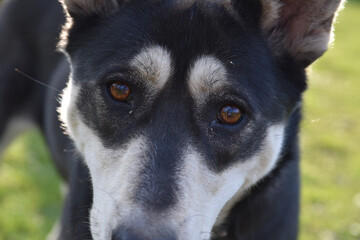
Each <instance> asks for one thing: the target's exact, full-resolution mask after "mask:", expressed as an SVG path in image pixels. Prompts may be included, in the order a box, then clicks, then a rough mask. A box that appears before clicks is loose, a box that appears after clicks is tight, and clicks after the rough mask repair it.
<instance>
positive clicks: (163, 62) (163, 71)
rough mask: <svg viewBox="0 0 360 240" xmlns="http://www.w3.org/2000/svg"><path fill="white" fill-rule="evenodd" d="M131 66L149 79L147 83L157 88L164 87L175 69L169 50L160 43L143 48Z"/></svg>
mask: <svg viewBox="0 0 360 240" xmlns="http://www.w3.org/2000/svg"><path fill="white" fill-rule="evenodd" d="M130 66H131V67H133V68H135V70H137V71H138V72H139V73H140V74H141V76H142V77H143V78H144V79H146V80H148V81H146V84H148V85H149V86H150V87H152V88H155V89H157V90H160V89H162V88H163V87H164V85H165V84H166V83H167V81H168V80H169V79H170V77H171V74H172V71H173V68H172V61H171V55H170V53H169V51H167V50H166V49H165V48H163V47H161V46H159V45H154V46H150V47H146V48H145V49H143V50H142V51H141V52H140V53H139V54H138V55H136V56H135V57H134V59H133V60H132V61H131V63H130Z"/></svg>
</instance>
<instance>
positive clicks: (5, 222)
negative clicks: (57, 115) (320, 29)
mask: <svg viewBox="0 0 360 240" xmlns="http://www.w3.org/2000/svg"><path fill="white" fill-rule="evenodd" d="M338 22H339V23H338V24H336V41H335V47H334V48H332V49H330V50H329V51H328V52H327V53H326V54H325V55H324V57H323V58H322V59H321V60H319V61H318V62H317V63H316V64H315V65H313V67H312V68H311V69H310V70H309V79H310V81H309V90H308V91H307V93H306V94H305V96H304V99H305V105H304V120H303V123H302V127H301V139H302V144H301V145H302V164H301V166H302V167H301V168H302V198H301V205H302V206H301V225H300V238H299V239H300V240H360V149H359V147H360V122H359V119H360V79H359V78H360V1H359V0H352V1H351V0H350V1H349V3H348V4H347V7H346V9H345V10H344V11H343V12H342V13H341V15H340V17H339V18H338ZM1 160H2V163H1V164H0V240H20V239H21V240H23V239H27V240H28V239H29V240H38V239H44V238H45V237H46V235H47V233H48V232H49V231H50V229H51V227H52V225H53V224H54V222H55V221H56V219H57V217H58V216H59V214H60V207H61V204H62V201H61V198H62V197H61V194H60V191H59V185H60V179H59V177H58V176H57V175H56V172H55V170H54V169H53V166H52V163H51V161H50V155H49V152H48V151H47V149H46V145H45V142H44V140H43V138H42V136H41V135H40V133H39V132H38V131H36V130H31V131H29V132H27V133H25V134H23V135H22V136H20V137H19V138H17V139H16V140H15V141H14V142H13V143H12V144H11V145H10V146H9V148H8V149H7V151H6V152H5V153H4V154H3V155H2V156H1Z"/></svg>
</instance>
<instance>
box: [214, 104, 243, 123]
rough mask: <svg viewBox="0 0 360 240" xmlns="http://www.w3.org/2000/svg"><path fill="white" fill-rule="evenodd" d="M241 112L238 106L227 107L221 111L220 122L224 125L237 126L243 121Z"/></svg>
mask: <svg viewBox="0 0 360 240" xmlns="http://www.w3.org/2000/svg"><path fill="white" fill-rule="evenodd" d="M241 116H242V113H241V110H240V109H239V108H238V107H236V106H230V105H229V106H225V107H223V108H222V109H221V111H220V114H219V117H218V118H219V120H220V122H221V123H224V124H235V123H237V122H239V121H240V120H241Z"/></svg>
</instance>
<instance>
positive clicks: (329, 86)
mask: <svg viewBox="0 0 360 240" xmlns="http://www.w3.org/2000/svg"><path fill="white" fill-rule="evenodd" d="M359 56H360V2H359V1H351V2H349V4H348V5H347V8H346V9H345V10H344V11H343V12H342V13H341V15H340V16H339V18H338V24H336V41H335V46H334V48H333V49H330V50H329V51H328V52H327V53H326V54H325V56H324V57H323V58H322V59H321V60H319V61H318V62H317V63H316V64H315V65H314V66H313V68H312V70H311V71H310V72H311V73H310V80H309V91H307V93H306V94H305V112H304V115H305V117H304V120H303V124H302V129H301V131H302V134H301V135H302V150H303V151H302V153H303V154H302V156H303V157H302V176H303V178H302V183H303V188H302V215H301V238H300V239H301V240H315V239H316V240H319V239H320V240H335V239H341V240H352V239H357V240H359V239H360V150H359V146H360V122H359V119H360V79H359V78H360V57H359Z"/></svg>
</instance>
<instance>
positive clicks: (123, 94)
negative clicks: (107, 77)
mask: <svg viewBox="0 0 360 240" xmlns="http://www.w3.org/2000/svg"><path fill="white" fill-rule="evenodd" d="M130 92H131V91H130V87H129V86H128V85H126V84H124V83H121V82H114V83H112V84H111V85H110V93H111V96H112V97H113V98H114V99H115V100H117V101H126V100H128V98H129V96H130Z"/></svg>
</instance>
